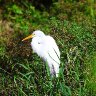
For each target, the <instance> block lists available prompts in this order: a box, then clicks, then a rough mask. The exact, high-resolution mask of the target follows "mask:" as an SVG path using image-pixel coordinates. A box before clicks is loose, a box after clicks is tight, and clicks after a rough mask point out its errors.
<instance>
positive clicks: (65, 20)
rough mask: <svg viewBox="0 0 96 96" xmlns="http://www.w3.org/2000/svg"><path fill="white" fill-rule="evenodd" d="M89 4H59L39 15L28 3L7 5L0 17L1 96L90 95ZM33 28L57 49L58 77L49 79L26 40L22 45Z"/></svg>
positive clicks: (94, 35) (95, 40) (92, 35)
mask: <svg viewBox="0 0 96 96" xmlns="http://www.w3.org/2000/svg"><path fill="white" fill-rule="evenodd" d="M1 1H2V0H1ZM53 2H55V1H54V0H53ZM69 2H70V3H69ZM94 2H95V1H92V0H91V2H89V1H86V2H83V1H82V2H78V1H77V0H74V2H73V0H60V1H58V2H55V3H54V4H53V5H52V6H51V8H50V10H49V11H42V12H40V11H38V10H37V9H36V8H35V6H33V5H32V4H31V3H29V2H27V0H26V2H23V3H22V2H18V1H15V0H14V1H13V2H9V3H7V4H8V5H6V6H4V8H5V10H4V9H3V8H2V11H3V12H2V13H3V14H2V16H0V17H2V20H1V21H0V95H6V96H7V95H13V96H16V95H17V96H34V95H36V96H90V95H93V96H94V95H95V94H96V84H95V79H96V78H95V77H96V76H95V75H96V74H95V72H96V70H95V69H96V68H95V63H96V60H95V59H96V58H95V57H96V56H95V53H96V52H95V51H96V32H95V30H96V23H95V22H96V20H95V11H96V10H95V9H94V8H93V7H94V4H95V3H94ZM20 4H21V5H20ZM88 4H89V5H90V6H88ZM91 4H92V5H93V6H91ZM58 12H59V13H58ZM90 17H91V19H90ZM4 19H5V21H4ZM10 22H11V23H10ZM37 29H40V30H42V31H44V33H46V34H50V35H51V36H53V37H54V39H55V40H56V42H57V44H58V46H59V48H60V52H61V65H60V74H59V78H51V77H50V76H49V73H48V72H47V71H48V67H47V66H46V65H45V63H43V62H42V60H41V59H40V58H39V57H38V56H37V55H36V54H34V53H32V50H31V47H30V41H31V40H29V41H26V42H22V41H21V40H22V39H23V37H25V36H28V35H29V34H31V33H32V31H33V30H37ZM92 53H93V54H92Z"/></svg>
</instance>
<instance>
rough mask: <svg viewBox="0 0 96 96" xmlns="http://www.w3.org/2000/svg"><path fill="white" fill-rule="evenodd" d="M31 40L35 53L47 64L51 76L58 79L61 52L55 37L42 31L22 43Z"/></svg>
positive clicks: (37, 31) (34, 33)
mask: <svg viewBox="0 0 96 96" xmlns="http://www.w3.org/2000/svg"><path fill="white" fill-rule="evenodd" d="M29 38H32V41H31V47H32V49H33V51H34V52H35V53H37V54H38V56H40V57H41V58H42V59H43V60H44V61H45V62H47V64H48V67H49V69H50V74H51V76H52V77H53V76H54V75H55V76H56V77H58V74H59V66H60V51H59V48H58V46H57V44H56V42H55V40H54V39H53V37H51V36H49V35H45V34H44V33H43V32H42V31H40V30H36V31H34V32H33V33H32V34H31V35H30V36H28V37H26V38H24V39H23V40H22V41H24V40H27V39H29Z"/></svg>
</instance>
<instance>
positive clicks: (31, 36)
mask: <svg viewBox="0 0 96 96" xmlns="http://www.w3.org/2000/svg"><path fill="white" fill-rule="evenodd" d="M34 36H35V35H33V34H31V35H29V36H28V37H26V38H24V39H23V40H22V41H25V40H27V39H30V38H33V37H34Z"/></svg>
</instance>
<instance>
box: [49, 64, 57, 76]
mask: <svg viewBox="0 0 96 96" xmlns="http://www.w3.org/2000/svg"><path fill="white" fill-rule="evenodd" d="M49 67H50V73H51V76H52V77H53V76H56V72H55V69H54V66H53V64H52V66H49Z"/></svg>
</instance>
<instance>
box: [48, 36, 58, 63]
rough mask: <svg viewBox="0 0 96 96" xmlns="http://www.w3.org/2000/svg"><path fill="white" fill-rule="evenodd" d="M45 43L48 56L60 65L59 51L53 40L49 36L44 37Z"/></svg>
mask: <svg viewBox="0 0 96 96" xmlns="http://www.w3.org/2000/svg"><path fill="white" fill-rule="evenodd" d="M46 42H47V43H46V44H47V45H46V47H47V48H46V49H47V52H48V55H49V56H50V57H51V59H53V60H54V61H55V62H57V63H59V64H60V51H59V48H58V46H57V44H56V42H55V40H54V39H53V38H52V37H51V36H46Z"/></svg>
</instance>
